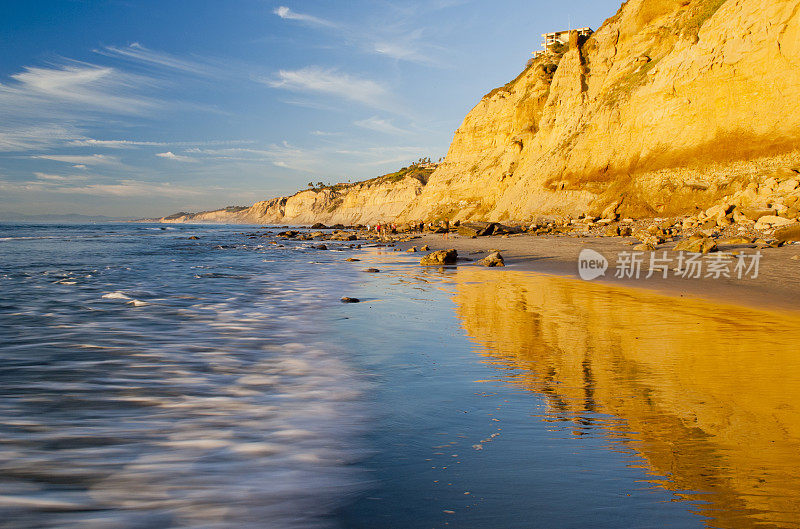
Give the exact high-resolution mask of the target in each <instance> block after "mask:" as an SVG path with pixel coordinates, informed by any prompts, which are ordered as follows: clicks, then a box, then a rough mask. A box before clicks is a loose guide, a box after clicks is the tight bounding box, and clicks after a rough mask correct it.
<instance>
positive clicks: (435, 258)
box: [419, 248, 458, 266]
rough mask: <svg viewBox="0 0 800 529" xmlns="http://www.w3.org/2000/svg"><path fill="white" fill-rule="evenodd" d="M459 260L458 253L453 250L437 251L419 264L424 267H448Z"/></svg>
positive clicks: (425, 257)
mask: <svg viewBox="0 0 800 529" xmlns="http://www.w3.org/2000/svg"><path fill="white" fill-rule="evenodd" d="M457 260H458V252H457V251H455V250H454V249H452V248H451V249H449V250H437V251H435V252H432V253H429V254H428V255H426V256H424V257H423V258H422V259H420V261H419V264H421V265H423V266H436V265H446V264H454V263H455V262H456V261H457Z"/></svg>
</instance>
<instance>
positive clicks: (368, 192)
mask: <svg viewBox="0 0 800 529" xmlns="http://www.w3.org/2000/svg"><path fill="white" fill-rule="evenodd" d="M429 174H430V171H425V170H417V171H410V172H408V173H406V174H402V172H401V174H395V175H386V176H384V177H379V178H376V179H373V180H368V181H366V182H358V183H356V184H338V185H336V186H330V187H325V188H322V189H318V190H316V189H308V190H305V191H300V192H298V193H295V194H294V195H292V196H289V197H279V198H273V199H271V200H265V201H262V202H256V203H255V204H253V206H251V207H249V208H247V209H243V210H240V211H230V210H228V209H221V210H216V211H206V212H203V213H196V214H186V215H179V216H173V217H172V218H164V219H161V221H162V222H220V223H242V224H314V223H316V222H324V223H326V224H345V225H353V224H370V223H372V224H374V223H375V222H380V221H386V220H391V219H395V218H397V217H399V216H400V214H401V212H402V211H403V210H404V209H406V208H407V207H408V205H409V204H410V203H412V202H413V201H414V200H415V199H416V198H417V197H418V196H419V195H420V194H421V193H422V189H423V188H424V186H425V182H426V181H427V178H428V175H429Z"/></svg>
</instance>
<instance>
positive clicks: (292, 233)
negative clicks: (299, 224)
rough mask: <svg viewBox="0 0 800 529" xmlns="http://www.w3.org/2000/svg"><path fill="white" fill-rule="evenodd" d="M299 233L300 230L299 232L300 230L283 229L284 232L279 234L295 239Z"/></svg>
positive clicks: (279, 235)
mask: <svg viewBox="0 0 800 529" xmlns="http://www.w3.org/2000/svg"><path fill="white" fill-rule="evenodd" d="M298 235H300V232H299V231H295V230H288V231H282V232H280V233H279V234H278V237H286V238H288V239H293V238H295V237H297V236H298Z"/></svg>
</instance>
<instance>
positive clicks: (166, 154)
mask: <svg viewBox="0 0 800 529" xmlns="http://www.w3.org/2000/svg"><path fill="white" fill-rule="evenodd" d="M156 156H158V157H159V158H166V159H167V160H174V161H176V162H196V161H197V160H195V159H194V158H192V157H190V156H182V155H180V154H175V153H174V152H172V151H167V152H160V153H157V154H156Z"/></svg>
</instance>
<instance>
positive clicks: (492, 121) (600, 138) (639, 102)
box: [404, 0, 800, 220]
mask: <svg viewBox="0 0 800 529" xmlns="http://www.w3.org/2000/svg"><path fill="white" fill-rule="evenodd" d="M799 8H800V2H798V1H797V0H629V1H628V2H626V3H625V4H624V5H623V6H622V7H621V8H620V10H619V12H618V13H617V14H616V15H615V16H613V17H612V18H610V19H608V20H607V21H606V22H605V23H604V24H603V26H602V27H601V28H600V29H599V30H598V31H597V32H595V33H594V34H593V35H592V36H591V37H590V38H588V39H586V40H585V41H582V40H583V39H580V40H579V39H578V38H577V35H576V34H573V35H572V38H571V42H570V47H569V51H567V52H566V53H565V54H564V55H563V57H562V58H561V59H560V61H559V62H558V63H557V65H554V64H550V61H552V59H551V58H549V57H542V58H539V59H537V60H536V61H534V62H533V64H531V65H530V66H529V67H528V68H527V69H526V70H525V71H524V72H523V73H522V74H521V75H520V76H519V77H518V78H517V79H515V80H514V81H512V82H511V83H509V84H508V85H506V86H505V87H503V88H500V89H498V90H495V91H493V92H492V93H490V94H488V95H487V96H485V97H484V98H483V99H482V100H481V101H480V103H479V104H478V105H477V106H476V107H475V108H474V109H473V110H472V111H471V112H470V113H469V115H468V116H467V117H466V119H465V120H464V122H463V124H462V125H461V127H460V128H459V129H458V131H457V132H456V134H455V138H454V140H453V143H452V145H451V147H450V151H449V153H448V155H447V158H446V160H445V163H444V164H442V166H441V167H440V168H439V170H437V171H436V172H435V173H434V174H433V176H432V177H431V180H430V183H429V185H428V186H427V187H426V189H425V191H424V192H423V194H422V195H421V196H420V199H419V200H418V201H416V202H415V204H413V205H412V206H411V207H410V208H409V209H408V210H407V211H406V212H405V213H404V215H405V216H407V217H412V218H416V217H421V218H426V217H431V216H433V217H435V216H448V217H451V218H457V219H465V218H477V217H480V218H486V219H487V220H505V219H518V220H524V219H527V218H530V217H533V216H535V215H536V214H538V213H573V214H574V213H580V212H584V211H586V212H591V211H592V210H594V211H595V212H598V213H599V212H600V211H602V210H603V208H605V207H606V206H608V205H609V204H611V203H613V202H615V201H617V200H618V199H622V207H621V208H620V209H621V210H622V212H623V213H624V214H628V215H661V214H680V213H685V212H688V211H691V210H692V209H693V208H694V207H695V206H699V207H705V206H708V205H710V204H711V203H712V202H714V201H715V200H718V199H722V198H723V197H724V196H725V195H732V194H734V193H735V192H736V191H737V190H740V189H743V188H745V187H746V186H747V184H748V183H750V182H751V181H753V180H763V179H766V178H768V177H769V176H770V175H771V173H773V172H774V171H775V170H776V169H778V168H781V167H784V168H785V167H795V166H797V165H798V163H799V162H800V155H798V151H797V150H796V149H797V148H798V147H800V143H798V139H799V138H800V114H799V113H797V112H796V111H795V106H796V103H795V101H797V99H798V97H800V9H799ZM554 66H557V68H556V69H555V71H554V72H553V73H552V74H551V73H550V71H552V69H553V67H554ZM742 161H746V163H742ZM737 162H738V163H737Z"/></svg>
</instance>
